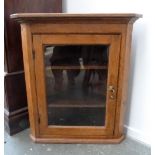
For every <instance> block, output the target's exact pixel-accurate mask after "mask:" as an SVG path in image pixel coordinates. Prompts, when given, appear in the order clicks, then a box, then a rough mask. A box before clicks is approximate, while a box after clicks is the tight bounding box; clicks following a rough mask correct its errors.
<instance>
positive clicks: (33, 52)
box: [32, 50, 35, 59]
mask: <svg viewBox="0 0 155 155" xmlns="http://www.w3.org/2000/svg"><path fill="white" fill-rule="evenodd" d="M32 56H33V59H35V51H34V50H32Z"/></svg>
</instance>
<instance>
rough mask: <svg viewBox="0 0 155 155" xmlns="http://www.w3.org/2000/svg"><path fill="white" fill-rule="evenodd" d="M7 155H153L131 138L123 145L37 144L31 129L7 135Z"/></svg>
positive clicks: (5, 151) (5, 147)
mask: <svg viewBox="0 0 155 155" xmlns="http://www.w3.org/2000/svg"><path fill="white" fill-rule="evenodd" d="M4 149H5V150H4V153H5V155H151V153H150V152H151V151H150V148H148V147H146V146H145V145H143V144H141V143H138V142H136V141H134V140H132V139H130V138H126V139H125V140H124V141H123V142H122V143H121V144H115V145H114V144H113V145H109V144H35V143H33V142H32V141H31V139H30V138H29V129H27V130H24V131H23V132H20V133H18V134H16V135H14V136H9V135H8V134H7V133H5V145H4Z"/></svg>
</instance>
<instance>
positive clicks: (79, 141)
mask: <svg viewBox="0 0 155 155" xmlns="http://www.w3.org/2000/svg"><path fill="white" fill-rule="evenodd" d="M30 138H31V139H32V140H33V141H34V142H35V143H53V144H119V143H121V142H122V141H123V140H124V139H125V135H122V136H121V137H118V138H108V139H87V138H84V139H83V138H82V139H80V138H79V139H77V138H36V137H34V136H33V135H31V134H30Z"/></svg>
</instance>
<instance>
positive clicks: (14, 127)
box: [4, 108, 29, 136]
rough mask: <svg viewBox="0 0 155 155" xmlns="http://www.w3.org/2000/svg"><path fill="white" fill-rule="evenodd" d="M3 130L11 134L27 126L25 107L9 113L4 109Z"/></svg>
mask: <svg viewBox="0 0 155 155" xmlns="http://www.w3.org/2000/svg"><path fill="white" fill-rule="evenodd" d="M4 118H5V122H4V125H5V130H6V131H7V133H8V134H9V135H10V136H11V135H13V134H16V133H18V132H20V131H22V130H24V129H26V128H28V127H29V118H28V110H27V108H26V109H25V108H23V109H20V110H16V111H14V112H12V113H9V112H8V111H7V110H5V113H4Z"/></svg>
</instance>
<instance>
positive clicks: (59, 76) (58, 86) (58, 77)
mask: <svg viewBox="0 0 155 155" xmlns="http://www.w3.org/2000/svg"><path fill="white" fill-rule="evenodd" d="M52 73H53V75H54V80H55V84H54V89H55V90H62V85H63V70H60V69H59V70H52Z"/></svg>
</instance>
